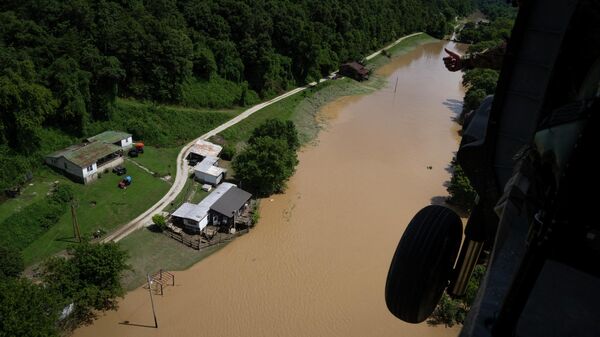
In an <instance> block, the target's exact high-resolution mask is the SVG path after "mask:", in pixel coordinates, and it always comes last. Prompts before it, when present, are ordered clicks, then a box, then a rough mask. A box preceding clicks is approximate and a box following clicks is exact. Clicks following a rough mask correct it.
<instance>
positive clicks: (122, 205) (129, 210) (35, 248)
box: [23, 163, 170, 265]
mask: <svg viewBox="0 0 600 337" xmlns="http://www.w3.org/2000/svg"><path fill="white" fill-rule="evenodd" d="M125 166H126V167H127V174H128V175H130V176H132V178H133V182H132V184H131V186H129V187H128V188H127V189H125V190H122V189H119V188H118V187H117V184H118V182H119V180H120V179H121V177H119V176H117V175H115V174H113V173H106V174H102V178H100V179H98V180H96V181H94V182H93V183H91V184H89V185H82V184H77V183H74V182H71V181H70V180H67V179H66V178H64V177H63V176H60V175H58V174H55V173H53V172H51V171H49V170H47V171H49V172H48V173H47V178H49V180H48V181H50V182H51V181H55V180H59V181H61V183H62V182H64V183H66V184H70V185H71V187H72V188H73V193H74V196H75V199H76V203H77V205H78V206H77V220H78V222H79V226H80V228H81V233H82V235H84V236H90V235H91V233H93V232H94V231H96V230H97V229H104V230H106V231H111V230H113V229H115V228H116V227H118V226H120V225H122V224H125V223H127V222H129V221H130V220H132V219H134V218H135V217H136V216H138V215H140V214H141V213H143V212H144V211H145V210H146V209H148V208H149V207H150V206H152V205H153V204H154V203H155V202H156V201H158V200H159V199H160V198H162V196H163V195H164V194H165V193H166V192H167V191H168V190H169V187H170V186H169V184H167V183H166V182H164V181H163V180H161V179H159V178H156V177H153V176H152V175H150V174H149V173H147V172H146V171H143V170H142V169H140V168H139V167H137V166H135V165H133V164H127V163H125ZM34 186H35V185H34ZM73 242H74V240H73V226H72V219H71V212H70V211H69V210H67V211H66V212H65V213H64V214H63V216H62V217H61V218H60V221H59V222H58V223H57V224H56V225H54V226H53V227H51V228H50V229H49V230H48V231H47V232H46V233H44V235H42V236H41V237H39V238H38V239H37V240H36V241H34V242H33V243H32V244H31V245H29V246H28V247H27V248H26V249H25V250H24V251H23V258H24V259H25V263H26V264H28V265H29V264H32V263H35V262H38V261H40V260H41V259H43V258H45V257H48V256H50V255H51V254H54V253H57V252H59V251H61V250H63V249H65V248H67V247H68V246H69V245H70V244H72V243H73Z"/></svg>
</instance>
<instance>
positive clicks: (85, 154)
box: [45, 142, 123, 184]
mask: <svg viewBox="0 0 600 337" xmlns="http://www.w3.org/2000/svg"><path fill="white" fill-rule="evenodd" d="M122 156H123V149H122V148H120V147H119V146H116V145H113V144H105V143H101V142H93V143H83V144H78V145H72V146H69V147H68V148H66V149H63V150H60V151H57V152H54V153H52V154H50V155H48V156H46V158H45V162H46V164H48V165H50V166H52V167H54V168H56V169H58V170H60V171H63V172H64V173H65V174H66V175H67V176H69V177H70V178H72V179H73V180H75V181H77V182H80V183H84V184H87V183H89V182H92V181H94V180H96V178H98V172H102V170H105V169H109V168H113V167H115V166H117V165H119V164H122V163H123V157H122Z"/></svg>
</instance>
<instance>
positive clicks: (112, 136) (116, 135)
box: [86, 130, 133, 148]
mask: <svg viewBox="0 0 600 337" xmlns="http://www.w3.org/2000/svg"><path fill="white" fill-rule="evenodd" d="M86 141H87V142H88V143H92V142H102V143H106V144H115V145H117V146H120V147H122V148H127V147H131V146H132V145H133V138H132V136H131V134H130V133H127V132H122V131H113V130H108V131H104V132H102V133H100V134H97V135H95V136H93V137H90V138H87V139H86Z"/></svg>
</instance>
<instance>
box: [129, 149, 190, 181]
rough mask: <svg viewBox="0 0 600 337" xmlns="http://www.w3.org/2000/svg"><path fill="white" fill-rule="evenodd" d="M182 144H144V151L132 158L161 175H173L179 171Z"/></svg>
mask: <svg viewBox="0 0 600 337" xmlns="http://www.w3.org/2000/svg"><path fill="white" fill-rule="evenodd" d="M179 151H181V146H177V147H154V146H149V145H146V146H144V153H143V154H140V155H139V156H138V157H136V158H131V160H134V161H136V162H137V163H139V164H140V165H142V166H144V167H146V168H147V169H149V170H150V171H152V172H154V173H156V174H158V176H159V177H164V176H167V175H170V176H173V175H175V174H176V173H177V155H178V154H179Z"/></svg>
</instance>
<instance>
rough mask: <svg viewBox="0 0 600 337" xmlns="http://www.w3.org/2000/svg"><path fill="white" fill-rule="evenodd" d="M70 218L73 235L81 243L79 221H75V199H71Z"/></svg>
mask: <svg viewBox="0 0 600 337" xmlns="http://www.w3.org/2000/svg"><path fill="white" fill-rule="evenodd" d="M71 219H72V221H73V237H74V238H76V239H77V240H78V241H79V243H81V232H80V231H79V222H78V221H77V212H76V211H75V201H71Z"/></svg>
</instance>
